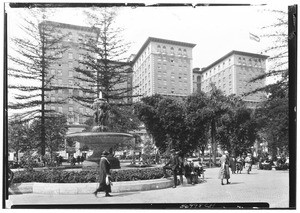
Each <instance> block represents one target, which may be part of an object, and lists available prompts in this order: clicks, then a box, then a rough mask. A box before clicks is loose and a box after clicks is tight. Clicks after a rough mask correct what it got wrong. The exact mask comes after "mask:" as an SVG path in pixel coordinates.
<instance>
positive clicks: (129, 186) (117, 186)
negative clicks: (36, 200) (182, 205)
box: [9, 178, 174, 195]
mask: <svg viewBox="0 0 300 213" xmlns="http://www.w3.org/2000/svg"><path fill="white" fill-rule="evenodd" d="M98 184H99V183H38V182H30V183H14V184H12V186H11V187H10V188H9V192H10V193H11V194H28V193H34V194H54V195H56V194H92V193H93V192H94V191H95V190H96V188H97V187H98ZM173 184H174V182H173V179H171V178H167V179H165V178H163V179H153V180H139V181H120V182H113V185H112V187H111V189H112V193H118V192H130V191H147V190H154V189H164V188H169V187H172V186H173Z"/></svg>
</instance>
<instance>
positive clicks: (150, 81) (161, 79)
mask: <svg viewBox="0 0 300 213" xmlns="http://www.w3.org/2000/svg"><path fill="white" fill-rule="evenodd" d="M195 46H196V45H195V44H191V43H186V42H179V41H172V40H166V39H160V38H153V37H149V38H148V39H147V40H146V42H145V43H144V44H143V46H142V47H141V49H140V50H139V51H138V53H137V54H136V55H135V57H134V59H133V61H132V66H133V88H134V90H133V96H134V98H133V101H134V102H135V101H139V100H140V99H141V98H142V97H144V96H151V95H154V94H161V95H166V96H177V97H182V96H187V95H189V94H191V93H192V68H191V65H192V59H193V57H192V49H193V47H195ZM136 96H138V97H136Z"/></svg>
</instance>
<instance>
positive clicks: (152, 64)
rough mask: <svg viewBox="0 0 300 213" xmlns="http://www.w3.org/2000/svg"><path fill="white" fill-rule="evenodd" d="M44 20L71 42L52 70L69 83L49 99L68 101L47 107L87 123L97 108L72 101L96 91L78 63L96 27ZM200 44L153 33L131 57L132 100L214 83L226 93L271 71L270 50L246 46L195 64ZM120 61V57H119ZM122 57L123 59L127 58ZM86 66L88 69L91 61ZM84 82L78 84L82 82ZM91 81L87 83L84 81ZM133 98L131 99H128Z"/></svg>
mask: <svg viewBox="0 0 300 213" xmlns="http://www.w3.org/2000/svg"><path fill="white" fill-rule="evenodd" d="M43 24H48V25H55V26H57V27H58V28H59V30H58V32H57V33H59V34H64V35H65V34H68V36H67V37H66V38H65V39H64V41H63V42H62V44H61V45H64V46H66V45H67V46H68V47H69V48H68V50H67V51H66V52H65V53H64V54H61V56H60V60H58V62H57V63H56V64H55V65H53V66H52V67H50V73H49V76H48V77H50V76H54V78H53V81H52V82H53V84H54V85H58V86H66V87H69V89H61V90H58V91H50V92H48V94H47V97H46V98H47V99H48V100H51V101H56V100H58V101H60V100H66V103H65V104H49V105H47V106H46V107H47V109H51V110H56V111H58V112H60V113H64V114H66V115H67V116H68V123H69V124H82V123H84V122H85V120H86V119H87V117H85V116H83V115H84V114H89V115H91V114H92V111H91V109H90V108H87V107H84V106H82V105H80V104H79V103H77V102H75V101H73V99H72V98H71V97H72V96H73V95H78V96H86V97H91V98H93V97H95V94H89V93H85V92H83V91H81V90H80V89H79V88H80V87H79V86H80V85H81V84H84V82H76V80H75V78H74V77H75V75H77V74H76V73H75V71H74V68H75V67H77V66H82V65H81V64H79V63H78V60H82V57H83V55H84V50H83V49H82V48H80V43H82V42H84V40H85V39H87V38H88V37H90V36H93V35H94V32H93V31H92V30H91V28H89V27H82V26H77V25H70V24H63V23H58V22H51V21H47V22H44V23H43ZM195 46H196V45H195V44H192V43H187V42H181V41H173V40H167V39H161V38H153V37H149V38H148V39H147V40H146V42H145V43H144V44H143V45H142V47H141V48H140V50H139V51H138V53H137V54H135V55H132V56H131V58H129V59H128V62H126V63H127V64H128V66H129V64H131V66H132V67H127V68H130V69H133V74H132V76H131V75H128V79H127V82H124V84H127V85H123V86H125V87H126V86H127V87H133V88H134V90H133V92H132V95H133V96H134V98H133V101H134V102H136V101H139V100H140V99H141V98H142V97H145V96H151V95H154V94H161V95H164V96H173V97H185V96H188V95H190V94H192V93H193V92H196V91H197V90H202V91H204V92H209V91H210V89H211V87H210V83H212V82H213V83H214V84H215V85H216V86H217V88H219V89H221V90H222V91H223V92H224V94H225V95H230V94H236V95H239V96H243V94H244V93H247V92H249V91H252V90H254V89H255V88H258V87H261V86H264V85H265V82H264V81H263V80H261V81H259V82H255V83H249V80H250V79H251V78H253V77H255V76H257V75H259V74H262V73H264V72H265V71H266V59H267V56H265V55H259V54H252V53H247V52H241V51H232V52H230V53H228V54H226V55H225V56H223V57H222V58H220V59H218V60H217V61H215V62H214V63H212V64H211V65H209V66H208V67H206V68H202V69H199V68H195V69H192V59H193V57H192V50H193V48H194V47H195ZM115 63H121V62H115ZM122 63H123V62H122ZM86 69H89V68H88V67H86ZM78 85H79V86H78ZM81 86H86V85H81ZM263 98H264V95H263V94H262V93H256V94H252V95H248V96H243V99H244V100H246V101H248V102H250V103H257V102H260V101H261V100H263ZM127 101H131V100H127Z"/></svg>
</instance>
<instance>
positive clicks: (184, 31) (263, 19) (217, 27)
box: [5, 3, 291, 100]
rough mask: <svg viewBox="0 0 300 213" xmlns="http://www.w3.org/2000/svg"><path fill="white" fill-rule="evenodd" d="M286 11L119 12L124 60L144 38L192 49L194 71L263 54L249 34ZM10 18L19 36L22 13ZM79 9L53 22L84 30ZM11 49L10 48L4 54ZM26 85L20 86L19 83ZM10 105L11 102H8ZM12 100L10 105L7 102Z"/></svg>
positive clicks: (236, 8) (268, 7)
mask: <svg viewBox="0 0 300 213" xmlns="http://www.w3.org/2000/svg"><path fill="white" fill-rule="evenodd" d="M288 5H291V4H288V3H286V4H283V3H281V4H279V5H278V4H276V5H266V6H234V7H232V6H219V7H216V6H215V7H213V6H209V7H207V6H206V7H196V8H193V7H136V8H131V7H119V8H118V16H117V20H116V25H117V26H120V27H122V28H124V32H123V38H124V40H125V41H126V42H130V43H131V44H132V45H131V48H130V49H129V50H128V52H127V54H128V57H129V56H130V55H131V54H136V53H137V52H138V51H139V49H140V48H141V47H142V45H143V44H144V42H145V41H146V39H147V38H148V37H150V36H151V37H158V38H163V39H169V40H176V41H182V42H188V43H194V44H196V46H195V47H194V49H193V61H192V68H195V67H200V68H202V67H207V66H209V65H210V64H211V63H213V62H214V61H216V60H218V59H219V58H220V57H222V56H224V55H225V54H227V53H229V52H230V51H232V50H239V51H245V52H251V53H263V54H265V53H264V52H263V50H264V49H265V48H266V47H267V46H268V45H270V44H269V43H268V40H266V39H263V38H261V40H260V42H256V41H253V40H251V39H250V38H249V33H253V34H256V35H258V36H260V35H261V34H262V33H263V32H262V30H261V28H262V27H263V26H266V25H269V24H272V23H274V22H275V17H274V14H273V13H270V12H268V10H271V9H274V8H275V9H279V10H283V11H287V8H288ZM5 9H6V12H7V15H8V24H7V33H8V39H9V38H10V36H16V35H20V33H21V31H20V30H19V29H18V27H17V23H18V22H19V21H20V20H22V18H20V17H22V10H20V9H11V8H9V7H5ZM84 17H85V16H83V15H82V8H61V9H57V13H56V14H55V15H54V16H53V17H52V18H51V19H50V20H52V21H57V22H62V23H67V24H74V25H81V26H87V24H86V22H85V20H84ZM9 48H10V46H9V43H8V49H9ZM23 83H24V82H23ZM10 95H11V92H10V93H9V100H13V97H10ZM11 98H12V99H11Z"/></svg>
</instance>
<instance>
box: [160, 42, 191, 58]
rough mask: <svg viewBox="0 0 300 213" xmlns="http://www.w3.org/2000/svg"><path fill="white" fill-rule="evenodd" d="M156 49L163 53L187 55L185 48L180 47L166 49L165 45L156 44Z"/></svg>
mask: <svg viewBox="0 0 300 213" xmlns="http://www.w3.org/2000/svg"><path fill="white" fill-rule="evenodd" d="M156 50H157V52H158V53H163V54H171V55H175V54H176V55H179V56H187V51H186V49H181V48H176V51H175V48H174V47H170V49H168V48H167V47H166V46H161V45H157V47H156Z"/></svg>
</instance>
